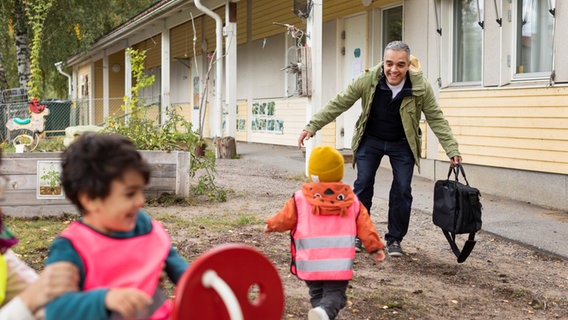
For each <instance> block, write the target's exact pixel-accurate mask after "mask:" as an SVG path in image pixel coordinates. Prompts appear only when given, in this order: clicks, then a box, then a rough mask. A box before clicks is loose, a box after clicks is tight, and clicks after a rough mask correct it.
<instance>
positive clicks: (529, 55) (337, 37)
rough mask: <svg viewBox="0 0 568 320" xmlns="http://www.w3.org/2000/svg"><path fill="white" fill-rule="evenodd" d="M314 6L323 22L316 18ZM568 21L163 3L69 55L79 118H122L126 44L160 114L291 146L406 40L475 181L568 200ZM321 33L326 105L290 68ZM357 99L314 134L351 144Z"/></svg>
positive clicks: (376, 8)
mask: <svg viewBox="0 0 568 320" xmlns="http://www.w3.org/2000/svg"><path fill="white" fill-rule="evenodd" d="M202 2H203V3H202ZM201 6H204V7H206V8H208V9H210V10H211V12H212V13H213V16H212V15H211V14H208V13H206V12H205V11H204V10H203V9H199V7H201ZM318 10H321V18H320V19H316V18H314V17H313V16H311V14H313V13H314V12H318ZM214 15H216V17H217V19H218V20H216V19H215V17H214ZM567 17H568V4H567V3H565V2H564V1H558V0H557V1H542V0H510V1H500V0H498V1H493V0H428V1H426V0H401V1H392V0H388V1H387V0H353V1H345V0H316V1H313V0H312V1H310V0H306V1H273V0H239V1H231V0H229V1H219V0H217V1H216V0H208V1H187V0H185V1H182V0H163V1H159V2H157V3H156V4H155V5H153V6H152V7H150V8H148V9H147V10H146V11H144V12H142V13H141V14H140V15H138V16H136V17H134V18H133V19H131V20H130V21H128V22H126V23H124V24H123V25H121V26H120V27H118V28H116V29H115V30H113V31H112V32H110V33H109V34H107V35H105V36H104V37H102V38H101V39H100V40H98V41H97V42H96V43H94V44H93V45H92V47H91V49H90V51H88V52H86V53H83V54H81V55H77V56H75V57H71V58H70V59H69V60H68V61H67V64H68V65H71V66H72V67H73V82H74V87H75V88H77V90H75V91H74V92H73V96H74V99H77V101H79V102H80V103H78V104H77V105H78V106H81V108H82V109H81V112H80V116H79V117H78V119H79V122H80V123H79V124H101V123H103V122H104V119H105V118H106V117H109V116H116V115H120V114H122V113H123V111H122V109H121V108H120V105H121V104H122V103H123V99H124V96H128V92H129V89H130V88H131V86H132V80H131V79H130V67H129V58H128V57H127V56H126V55H125V52H126V48H129V47H131V48H135V49H144V50H146V52H147V59H146V65H145V67H146V71H147V72H148V73H149V74H154V75H155V76H156V82H155V84H154V86H153V87H151V88H146V89H145V90H144V92H143V96H144V97H145V98H146V99H147V101H148V105H150V106H153V107H152V108H153V109H152V110H154V111H153V112H154V113H155V114H156V119H158V120H159V119H161V118H163V116H164V110H165V108H166V107H169V106H176V107H179V108H181V110H182V112H183V114H184V116H185V117H186V118H187V119H188V120H191V121H192V123H194V126H195V127H199V126H200V125H201V123H203V129H204V133H205V135H206V136H209V137H214V136H220V135H231V136H235V137H236V139H237V140H238V141H242V142H251V143H267V144H280V145H288V146H295V145H296V143H297V138H298V135H299V133H300V131H301V129H302V128H303V126H304V125H305V124H306V122H307V119H308V118H309V116H310V114H311V112H313V110H315V109H318V108H320V107H322V105H324V104H325V102H326V101H327V100H329V99H331V98H332V97H334V96H335V94H337V92H339V91H340V90H341V89H343V88H344V87H345V86H346V85H347V84H348V83H349V82H350V81H351V80H352V79H353V78H354V77H355V76H357V75H358V74H359V73H360V72H364V70H365V69H367V68H370V67H372V66H374V65H376V64H378V63H380V61H381V57H382V51H383V48H384V47H385V45H386V43H388V42H390V41H391V40H403V41H405V42H406V43H408V44H409V45H410V47H411V50H412V54H413V55H414V56H416V57H418V58H419V59H420V62H421V66H422V70H423V72H424V73H425V74H426V76H427V77H428V79H429V80H430V82H431V83H432V86H433V88H434V89H435V91H436V94H437V95H438V97H439V103H440V105H441V107H442V109H443V111H444V114H445V115H446V117H447V119H448V121H449V122H450V125H451V127H452V130H453V132H454V134H455V136H456V138H457V140H458V142H459V144H460V151H461V153H462V155H463V157H464V162H465V163H466V166H467V170H468V174H469V178H470V182H471V183H472V184H474V185H475V186H477V187H479V188H480V189H481V190H482V191H485V192H488V193H492V194H497V195H503V196H506V197H511V198H514V199H520V200H526V201H527V202H531V203H535V204H540V205H545V206H550V207H554V208H560V209H567V208H568V178H567V176H568V99H567V95H568V86H567V83H568V62H567V61H566V60H565V59H562V58H563V57H566V56H568V43H567V42H566V41H564V40H563V39H564V36H563V34H562V31H563V30H568V18H567ZM217 21H222V24H223V25H222V29H220V30H222V35H218V33H217V30H219V29H218V26H217V23H218V22H217ZM314 21H315V22H314ZM318 22H319V24H318ZM310 32H311V34H310ZM314 35H315V36H314ZM220 36H222V49H221V51H216V49H217V41H218V39H219V37H220ZM312 36H314V38H312V39H310V38H309V37H312ZM316 40H317V41H320V43H321V54H314V53H313V52H309V50H308V52H309V53H308V56H309V58H310V59H311V63H312V65H313V66H314V68H317V66H321V74H320V77H321V79H322V80H321V83H319V84H318V83H314V85H315V86H314V88H318V89H317V90H316V91H315V92H313V93H312V94H315V95H317V96H318V97H319V98H318V99H319V100H317V99H316V100H314V99H313V97H314V96H313V95H310V94H306V92H305V90H306V89H305V88H303V89H302V87H301V85H300V84H299V80H300V79H302V78H301V76H306V75H307V72H308V71H304V72H303V73H302V74H295V73H292V72H289V71H290V69H291V66H293V65H294V63H296V62H298V55H297V52H298V48H302V47H304V48H305V47H308V48H309V47H310V43H311V42H312V41H316ZM302 50H305V49H302ZM318 52H319V51H318ZM212 60H213V63H211V61H212ZM300 62H305V61H304V60H301V59H300ZM210 65H211V66H212V68H211V70H209V66H210ZM208 71H209V72H208ZM217 71H220V72H221V73H217ZM219 74H222V77H220V79H217V78H219V77H218V75H219ZM207 75H209V81H208V82H206V81H205V79H206V78H207ZM304 80H305V79H304ZM306 83H309V82H307V81H303V82H302V84H303V85H305V84H306ZM318 85H319V86H318ZM204 88H207V90H206V91H205V90H204ZM302 90H304V91H302ZM204 98H205V99H204ZM201 101H205V102H206V103H205V104H202V103H201ZM314 101H320V102H319V105H314ZM204 106H207V109H206V110H205V111H204V112H202V113H200V108H203V107H204ZM358 108H360V106H358V105H355V106H354V107H353V108H352V109H351V110H349V111H348V112H346V113H344V114H343V115H341V116H340V117H339V118H338V119H337V120H336V121H334V122H333V123H331V124H330V125H328V126H327V127H326V128H324V129H323V130H322V131H321V133H318V139H319V143H322V144H328V145H333V146H335V147H337V148H338V149H345V150H346V151H348V149H349V148H350V140H351V137H352V134H353V126H354V123H355V121H356V119H357V115H358V110H359V109H358ZM201 111H203V109H201ZM200 114H201V117H203V122H201V121H199V120H200ZM422 129H423V132H424V134H423V154H422V156H423V158H424V159H423V162H422V167H423V169H422V172H421V173H420V174H421V175H423V176H425V177H428V178H431V179H438V178H441V177H443V176H445V174H446V173H447V158H446V156H445V154H444V153H443V151H442V150H441V148H440V146H439V145H438V143H437V140H436V137H435V136H434V135H433V133H432V132H431V131H430V130H429V129H428V127H427V124H426V123H424V124H423V128H422Z"/></svg>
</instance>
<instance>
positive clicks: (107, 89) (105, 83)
mask: <svg viewBox="0 0 568 320" xmlns="http://www.w3.org/2000/svg"><path fill="white" fill-rule="evenodd" d="M109 73H110V68H109V65H108V55H107V51H106V50H104V53H103V120H106V118H108V115H109V96H110V85H109V79H110V75H109Z"/></svg>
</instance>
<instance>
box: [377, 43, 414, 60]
mask: <svg viewBox="0 0 568 320" xmlns="http://www.w3.org/2000/svg"><path fill="white" fill-rule="evenodd" d="M387 50H394V51H401V50H404V51H406V53H407V54H408V59H410V47H409V46H408V45H407V44H406V43H404V42H402V41H400V40H395V41H391V42H389V43H388V44H387V46H386V47H385V52H384V53H383V56H384V55H385V54H386V53H387Z"/></svg>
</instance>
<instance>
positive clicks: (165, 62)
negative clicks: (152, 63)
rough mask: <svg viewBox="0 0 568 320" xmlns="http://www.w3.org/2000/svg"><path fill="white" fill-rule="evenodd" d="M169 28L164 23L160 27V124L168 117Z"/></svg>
mask: <svg viewBox="0 0 568 320" xmlns="http://www.w3.org/2000/svg"><path fill="white" fill-rule="evenodd" d="M170 67H171V63H170V30H168V28H167V27H166V25H165V22H164V26H163V28H162V74H161V78H162V88H161V90H160V92H161V97H160V98H161V99H160V111H161V112H160V114H161V116H160V118H161V124H164V123H165V122H166V121H167V120H168V119H167V118H168V115H167V113H166V108H168V107H169V106H170Z"/></svg>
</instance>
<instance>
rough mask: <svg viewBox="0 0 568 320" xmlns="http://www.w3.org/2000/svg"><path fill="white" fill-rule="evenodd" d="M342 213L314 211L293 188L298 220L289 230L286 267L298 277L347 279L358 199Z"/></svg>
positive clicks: (348, 276) (350, 274) (303, 278)
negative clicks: (315, 213)
mask: <svg viewBox="0 0 568 320" xmlns="http://www.w3.org/2000/svg"><path fill="white" fill-rule="evenodd" d="M355 198H356V199H355V201H354V202H353V205H351V207H349V209H348V214H347V215H346V216H343V217H342V216H339V215H314V214H312V206H311V205H310V203H309V202H308V200H307V199H306V198H305V196H304V194H303V193H302V191H301V190H298V191H296V193H295V194H294V199H295V201H296V211H297V214H298V221H297V224H296V229H294V230H292V232H291V235H292V243H291V250H292V265H291V267H290V271H291V272H292V274H295V275H296V276H297V277H298V278H299V279H301V280H351V278H353V260H354V259H355V236H356V235H357V223H356V219H357V215H358V214H359V209H360V208H359V206H360V204H359V199H357V197H356V196H355Z"/></svg>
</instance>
